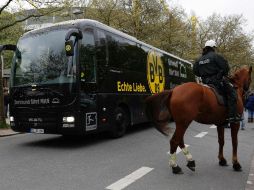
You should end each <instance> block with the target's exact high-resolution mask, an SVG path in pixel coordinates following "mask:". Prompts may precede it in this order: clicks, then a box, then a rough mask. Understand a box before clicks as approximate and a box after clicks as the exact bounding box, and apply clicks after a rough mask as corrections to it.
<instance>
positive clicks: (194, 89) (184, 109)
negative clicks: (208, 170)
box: [146, 67, 252, 174]
mask: <svg viewBox="0 0 254 190" xmlns="http://www.w3.org/2000/svg"><path fill="white" fill-rule="evenodd" d="M251 72H252V67H243V68H240V69H238V70H237V71H236V72H235V73H234V74H233V75H232V76H231V77H230V81H231V82H232V83H233V85H234V86H235V87H236V88H237V95H238V99H237V111H238V113H239V114H242V112H243V97H244V94H245V92H246V91H247V90H248V89H249V86H250V83H251ZM146 103H147V115H148V117H150V118H151V119H152V120H153V121H154V122H155V124H156V125H155V127H156V128H157V129H158V130H159V131H160V132H161V133H163V134H165V135H169V128H168V127H167V124H168V121H169V119H170V118H172V119H173V120H174V121H175V125H176V128H175V132H174V134H173V136H172V138H171V140H170V159H169V164H170V166H171V167H172V171H173V173H175V174H181V173H183V172H182V169H181V168H180V167H179V166H178V165H177V164H176V149H177V147H178V146H179V147H180V148H181V149H182V152H183V153H184V155H185V156H186V159H187V167H189V168H190V169H191V170H192V171H195V161H194V160H193V159H192V155H191V154H190V152H189V151H188V150H187V147H185V144H184V133H185V131H186V129H187V128H188V126H189V125H190V123H191V122H192V121H197V122H199V123H202V124H214V125H216V126H217V133H218V142H219V154H218V159H219V165H221V166H226V165H227V161H226V159H225V158H224V156H223V146H224V126H223V125H225V123H226V116H227V109H226V107H225V106H222V105H220V104H219V103H218V101H217V99H216V96H215V94H214V92H213V91H212V90H211V88H210V87H207V86H205V85H202V84H198V83H195V82H188V83H184V84H182V85H179V86H177V87H175V88H173V89H171V90H166V91H163V92H160V93H158V94H154V95H152V96H150V97H148V98H147V99H146ZM239 125H240V124H239V122H238V123H231V124H230V127H231V138H232V146H233V156H232V163H233V168H234V170H235V171H241V165H240V164H239V162H238V158H237V145H238V139H237V134H238V130H239Z"/></svg>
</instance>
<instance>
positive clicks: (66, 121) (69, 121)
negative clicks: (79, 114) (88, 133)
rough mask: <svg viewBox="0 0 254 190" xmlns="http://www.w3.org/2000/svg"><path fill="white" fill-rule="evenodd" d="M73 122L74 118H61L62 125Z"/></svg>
mask: <svg viewBox="0 0 254 190" xmlns="http://www.w3.org/2000/svg"><path fill="white" fill-rule="evenodd" d="M74 121H75V117H74V116H69V117H63V122H64V123H73V122H74Z"/></svg>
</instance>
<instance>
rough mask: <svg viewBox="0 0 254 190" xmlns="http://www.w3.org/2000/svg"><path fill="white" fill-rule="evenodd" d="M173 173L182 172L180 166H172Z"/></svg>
mask: <svg viewBox="0 0 254 190" xmlns="http://www.w3.org/2000/svg"><path fill="white" fill-rule="evenodd" d="M172 172H173V174H183V171H182V168H180V167H179V166H175V167H172Z"/></svg>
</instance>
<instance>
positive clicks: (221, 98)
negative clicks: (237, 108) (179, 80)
mask: <svg viewBox="0 0 254 190" xmlns="http://www.w3.org/2000/svg"><path fill="white" fill-rule="evenodd" d="M203 85H204V86H206V87H208V88H210V89H211V90H212V91H213V93H214V95H215V96H216V99H217V102H218V104H219V105H222V106H227V95H226V93H225V92H223V91H222V90H221V89H219V88H218V87H216V86H215V85H213V84H203Z"/></svg>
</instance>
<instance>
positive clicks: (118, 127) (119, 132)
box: [111, 107, 130, 138]
mask: <svg viewBox="0 0 254 190" xmlns="http://www.w3.org/2000/svg"><path fill="white" fill-rule="evenodd" d="M129 124H130V116H129V113H128V112H127V111H126V110H125V109H123V108H122V107H118V108H116V109H115V112H114V123H113V125H114V126H113V130H112V131H111V136H112V137H113V138H120V137H122V136H124V134H125V132H126V129H127V127H128V126H129Z"/></svg>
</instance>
